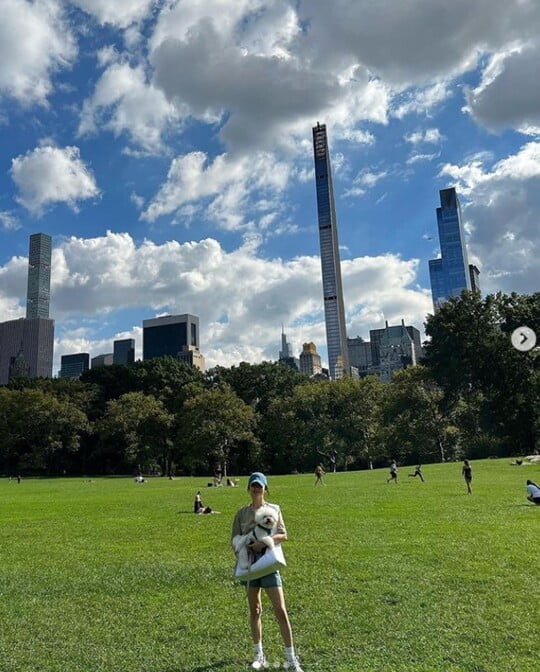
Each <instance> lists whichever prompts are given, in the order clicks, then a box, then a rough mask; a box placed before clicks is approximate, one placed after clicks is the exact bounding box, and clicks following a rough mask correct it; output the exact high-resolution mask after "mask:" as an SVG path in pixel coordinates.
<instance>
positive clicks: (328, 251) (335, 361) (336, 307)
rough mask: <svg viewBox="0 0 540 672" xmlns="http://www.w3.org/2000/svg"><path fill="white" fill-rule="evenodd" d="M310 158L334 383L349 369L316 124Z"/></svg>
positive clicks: (331, 209)
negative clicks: (312, 166) (313, 171)
mask: <svg viewBox="0 0 540 672" xmlns="http://www.w3.org/2000/svg"><path fill="white" fill-rule="evenodd" d="M313 156H314V160H315V186H316V189H317V212H318V216H319V240H320V245H321V267H322V282H323V298H324V316H325V322H326V345H327V348H328V367H329V372H330V378H332V379H333V380H335V379H336V378H340V377H341V376H342V375H349V373H350V367H349V353H348V348H347V330H346V323H345V308H344V303H343V287H342V284H341V260H340V257H339V242H338V233H337V220H336V208H335V203H334V188H333V185H332V168H331V165H330V155H329V152H328V140H327V137H326V125H325V124H319V123H317V126H314V128H313Z"/></svg>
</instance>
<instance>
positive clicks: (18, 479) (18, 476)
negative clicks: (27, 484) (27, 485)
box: [17, 474, 22, 483]
mask: <svg viewBox="0 0 540 672" xmlns="http://www.w3.org/2000/svg"><path fill="white" fill-rule="evenodd" d="M21 481H22V476H21V475H20V474H17V483H20V482H21Z"/></svg>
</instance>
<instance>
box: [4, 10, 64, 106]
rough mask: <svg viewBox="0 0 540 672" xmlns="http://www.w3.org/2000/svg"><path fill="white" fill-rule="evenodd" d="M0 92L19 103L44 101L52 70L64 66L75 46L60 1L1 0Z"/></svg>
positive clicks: (48, 89) (49, 86)
mask: <svg viewBox="0 0 540 672" xmlns="http://www.w3.org/2000/svg"><path fill="white" fill-rule="evenodd" d="M1 9H2V20H1V21H0V93H1V92H3V93H5V94H7V95H8V96H12V97H13V98H16V99H17V100H18V101H19V102H20V103H22V104H30V103H42V104H43V103H45V102H46V99H47V96H49V94H50V93H51V91H52V82H51V77H52V75H53V74H54V72H56V71H58V70H60V69H61V68H66V67H68V66H69V65H70V64H71V63H72V61H73V60H74V58H75V56H76V52H77V50H76V46H75V41H74V39H73V36H72V33H71V30H70V29H69V24H68V22H67V20H66V18H65V16H64V13H63V10H62V5H61V3H59V2H57V1H56V0H35V1H34V2H28V1H27V0H2V8H1Z"/></svg>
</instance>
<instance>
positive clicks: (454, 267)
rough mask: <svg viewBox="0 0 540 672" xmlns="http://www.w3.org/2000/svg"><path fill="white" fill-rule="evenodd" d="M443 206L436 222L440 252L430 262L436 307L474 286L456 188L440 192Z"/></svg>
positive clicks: (433, 297) (432, 291)
mask: <svg viewBox="0 0 540 672" xmlns="http://www.w3.org/2000/svg"><path fill="white" fill-rule="evenodd" d="M439 195H440V199H441V207H440V208H437V226H438V229H439V242H440V248H441V256H440V258H439V259H431V260H430V262H429V278H430V282H431V296H432V299H433V308H434V309H435V310H437V309H438V308H440V307H441V306H442V304H443V303H444V302H445V301H448V299H450V298H452V297H454V296H460V294H461V292H462V291H463V290H469V291H470V290H471V276H470V271H469V262H468V259H467V248H466V246H465V237H464V234H463V225H462V222H461V206H460V204H459V199H458V197H457V195H456V190H455V189H454V188H453V187H452V188H450V189H442V190H441V191H440V192H439Z"/></svg>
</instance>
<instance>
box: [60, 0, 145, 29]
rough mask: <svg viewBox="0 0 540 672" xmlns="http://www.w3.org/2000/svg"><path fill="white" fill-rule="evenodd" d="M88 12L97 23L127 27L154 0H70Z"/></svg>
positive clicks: (143, 12)
mask: <svg viewBox="0 0 540 672" xmlns="http://www.w3.org/2000/svg"><path fill="white" fill-rule="evenodd" d="M71 2H73V4H74V5H77V6H78V7H80V8H81V9H82V10H83V11H85V12H87V13H88V14H92V15H93V16H94V17H95V18H96V19H97V20H98V21H99V23H102V24H105V23H110V24H111V25H114V26H118V27H119V28H127V26H129V25H130V24H131V23H133V22H135V21H140V20H141V19H143V18H144V17H145V16H146V15H147V14H148V13H149V11H150V8H151V7H152V5H154V4H155V0H71Z"/></svg>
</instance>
